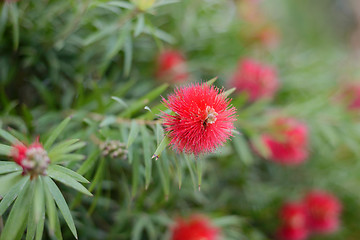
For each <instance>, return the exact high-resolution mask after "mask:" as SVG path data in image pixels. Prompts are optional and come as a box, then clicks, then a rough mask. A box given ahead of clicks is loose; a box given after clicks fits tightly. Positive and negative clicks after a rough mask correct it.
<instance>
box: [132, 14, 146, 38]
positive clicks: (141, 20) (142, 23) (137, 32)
mask: <svg viewBox="0 0 360 240" xmlns="http://www.w3.org/2000/svg"><path fill="white" fill-rule="evenodd" d="M144 26H145V17H144V14H140V15H139V16H138V18H137V22H136V27H135V30H134V37H137V36H139V35H140V34H141V33H142V31H143V29H144Z"/></svg>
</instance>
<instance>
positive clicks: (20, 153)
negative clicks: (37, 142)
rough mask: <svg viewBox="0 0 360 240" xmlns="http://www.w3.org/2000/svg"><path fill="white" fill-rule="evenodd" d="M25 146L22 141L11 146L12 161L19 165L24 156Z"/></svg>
mask: <svg viewBox="0 0 360 240" xmlns="http://www.w3.org/2000/svg"><path fill="white" fill-rule="evenodd" d="M26 151H27V147H26V146H25V145H24V144H22V143H17V144H15V145H13V146H12V149H11V157H12V158H13V159H14V162H16V163H17V164H19V165H21V162H22V161H23V160H24V159H25V158H26Z"/></svg>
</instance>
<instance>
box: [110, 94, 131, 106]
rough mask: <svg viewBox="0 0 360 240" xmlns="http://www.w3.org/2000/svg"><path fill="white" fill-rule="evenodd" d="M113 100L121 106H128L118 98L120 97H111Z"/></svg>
mask: <svg viewBox="0 0 360 240" xmlns="http://www.w3.org/2000/svg"><path fill="white" fill-rule="evenodd" d="M111 99H112V100H114V101H116V102H118V103H119V104H120V105H121V106H123V107H124V108H127V107H128V105H127V104H126V102H124V100H122V99H121V98H118V97H115V96H112V97H111Z"/></svg>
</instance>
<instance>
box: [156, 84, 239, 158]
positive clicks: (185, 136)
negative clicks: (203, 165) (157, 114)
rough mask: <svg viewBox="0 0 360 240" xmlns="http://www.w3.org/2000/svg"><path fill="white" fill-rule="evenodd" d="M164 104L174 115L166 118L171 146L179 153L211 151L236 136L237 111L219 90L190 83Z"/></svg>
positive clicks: (176, 91)
mask: <svg viewBox="0 0 360 240" xmlns="http://www.w3.org/2000/svg"><path fill="white" fill-rule="evenodd" d="M163 102H164V104H165V105H166V106H167V107H168V108H169V109H170V110H172V111H173V112H174V114H166V113H164V115H163V116H162V118H163V120H164V126H165V130H166V132H168V137H169V138H170V140H171V141H170V145H172V147H173V149H175V150H177V151H179V152H186V153H193V154H195V155H198V154H200V153H203V152H211V151H214V150H215V149H216V148H217V147H218V146H219V145H223V143H224V142H226V140H227V139H228V138H229V137H230V136H232V133H231V131H232V130H233V129H234V124H233V122H234V121H235V120H236V118H235V116H234V114H235V111H236V110H235V108H234V107H232V106H231V105H230V100H228V99H227V98H226V97H224V95H223V94H222V90H219V89H217V88H216V87H213V86H209V85H208V84H207V83H202V84H190V85H188V86H186V87H181V88H177V89H175V92H174V93H173V94H171V95H170V96H169V97H168V99H167V100H166V99H163Z"/></svg>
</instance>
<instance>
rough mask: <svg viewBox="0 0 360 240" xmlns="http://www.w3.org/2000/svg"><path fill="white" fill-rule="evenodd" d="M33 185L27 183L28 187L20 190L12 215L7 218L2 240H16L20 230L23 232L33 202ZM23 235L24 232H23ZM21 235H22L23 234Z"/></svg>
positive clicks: (0, 239)
mask: <svg viewBox="0 0 360 240" xmlns="http://www.w3.org/2000/svg"><path fill="white" fill-rule="evenodd" d="M30 186H32V185H31V184H27V185H26V188H24V189H23V191H21V192H20V194H19V196H18V198H17V199H16V201H15V204H14V206H13V207H12V209H11V212H10V215H9V217H8V219H7V220H6V224H5V227H4V229H3V231H2V232H1V237H0V240H14V239H17V237H18V234H19V232H23V231H24V229H22V226H24V222H25V221H26V218H27V216H28V213H29V208H30V204H31V202H32V197H31V196H32V187H30ZM21 235H22V234H21ZM21 235H20V236H21Z"/></svg>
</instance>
